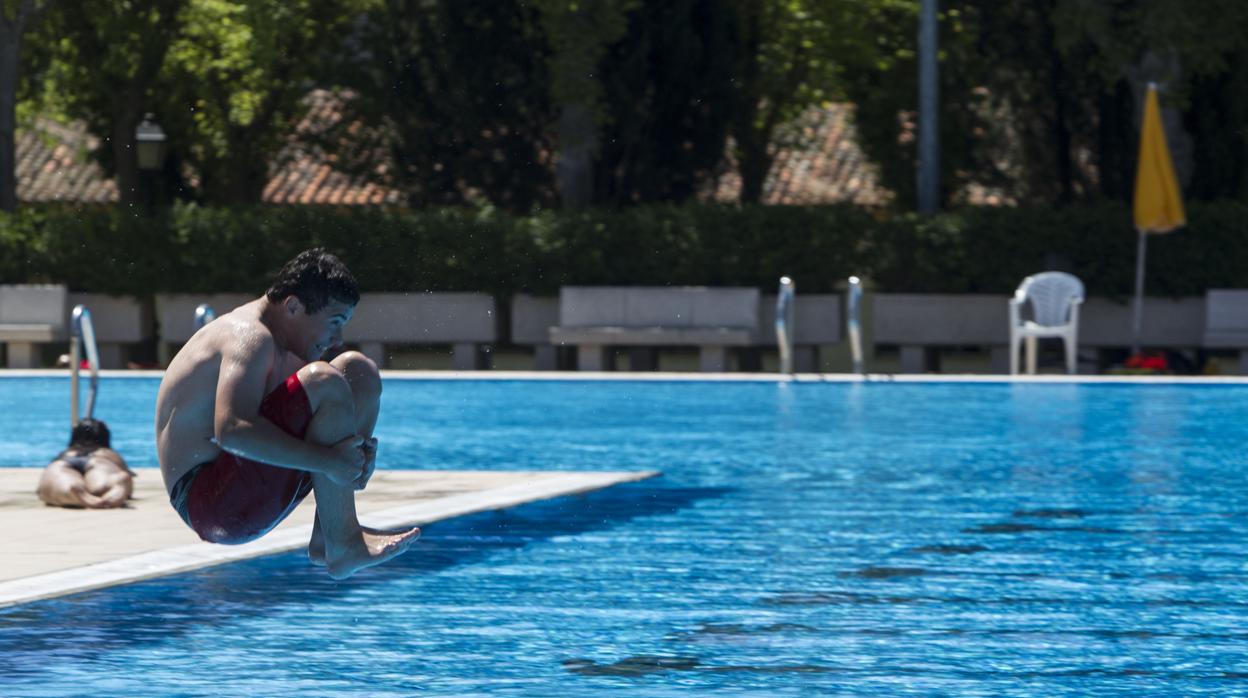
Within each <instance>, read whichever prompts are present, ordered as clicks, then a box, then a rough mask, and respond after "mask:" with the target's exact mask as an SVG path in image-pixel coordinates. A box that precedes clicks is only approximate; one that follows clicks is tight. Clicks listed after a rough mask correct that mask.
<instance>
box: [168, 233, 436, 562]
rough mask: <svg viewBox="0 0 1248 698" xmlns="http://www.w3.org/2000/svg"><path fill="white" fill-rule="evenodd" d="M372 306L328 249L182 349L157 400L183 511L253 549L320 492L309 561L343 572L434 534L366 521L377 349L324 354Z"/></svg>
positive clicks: (224, 539) (295, 264)
mask: <svg viewBox="0 0 1248 698" xmlns="http://www.w3.org/2000/svg"><path fill="white" fill-rule="evenodd" d="M359 300H360V293H359V287H358V285H357V284H356V281H355V278H354V277H353V276H352V275H351V272H350V271H349V270H348V269H347V267H346V266H345V265H344V264H343V263H342V262H341V261H339V259H338V258H337V257H335V256H333V255H331V254H329V253H327V252H325V251H324V250H322V249H314V250H307V251H305V252H302V253H300V254H299V255H298V256H297V257H295V258H294V259H292V260H291V261H290V262H288V263H287V264H286V266H285V267H283V268H282V270H281V272H279V273H278V276H277V279H276V280H275V281H274V282H273V285H272V286H271V287H270V288H269V290H268V291H267V292H266V293H265V295H264V296H263V297H261V298H258V299H256V300H254V301H251V302H250V303H247V304H245V305H242V306H240V307H238V308H236V309H235V310H233V311H231V312H230V313H227V314H225V315H222V316H221V317H219V318H217V319H216V320H215V321H213V322H211V323H209V324H207V325H205V326H204V327H203V328H202V329H201V330H199V331H198V332H196V333H195V335H194V336H193V337H191V339H190V341H188V342H187V343H186V345H185V346H183V347H182V349H181V351H179V352H178V354H177V355H176V356H174V357H173V361H171V362H170V363H169V368H168V369H167V370H166V371H165V377H164V379H163V380H162V381H161V384H160V392H159V394H158V395H157V398H156V450H157V453H158V455H159V457H160V471H161V474H162V475H163V477H164V479H165V487H166V488H167V489H168V490H169V498H170V502H171V503H172V504H173V507H174V509H176V510H177V512H178V514H180V515H181V516H182V520H183V521H185V522H186V524H187V525H188V526H190V527H191V528H192V529H193V530H194V531H195V532H196V533H198V534H199V536H200V538H202V539H204V540H206V541H208V542H210V543H223V544H227V545H230V544H240V543H246V542H248V541H251V540H254V539H256V538H259V537H260V536H262V535H264V534H265V533H267V532H268V531H270V530H271V529H272V528H273V527H274V526H276V525H277V524H278V523H280V522H281V521H282V520H283V519H285V518H286V517H287V516H288V515H289V514H290V512H292V511H294V509H295V507H296V506H297V505H298V504H299V502H300V501H302V500H303V498H304V497H306V496H307V495H308V494H309V493H314V496H315V498H316V520H315V522H314V523H313V526H312V538H311V540H310V541H309V543H308V555H309V557H310V558H311V559H312V561H313V562H316V563H318V564H319V563H323V564H325V565H326V566H327V568H328V570H329V574H330V576H332V577H334V578H336V579H341V578H344V577H348V576H350V575H351V574H353V573H355V572H356V571H358V570H360V569H363V568H365V567H369V566H372V565H376V564H378V563H381V562H384V561H386V560H389V559H390V558H393V557H395V556H397V555H399V554H401V553H403V552H404V551H405V550H407V548H408V547H409V546H410V545H411V544H412V541H414V540H415V539H416V537H417V536H419V535H420V529H418V528H413V529H411V530H409V531H404V532H400V533H385V532H380V531H373V530H371V529H367V528H364V527H361V526H360V524H359V521H358V520H357V518H356V513H355V491H356V490H362V489H364V486H365V485H367V484H368V480H369V478H370V477H372V474H373V468H374V467H375V457H376V452H377V442H376V439H373V438H372V434H373V427H374V426H375V425H376V423H377V413H378V409H379V399H380V397H381V377H380V375H379V374H378V372H377V366H376V364H374V363H373V362H372V361H371V360H369V359H368V358H367V357H365V356H364V355H363V354H360V353H359V352H354V351H349V352H344V353H342V354H339V355H338V356H336V357H334V358H333V360H332V361H328V362H326V361H321V360H320V359H321V357H322V356H324V355H325V353H326V352H327V351H329V350H330V349H332V348H335V347H337V346H338V345H339V344H341V342H342V330H343V328H344V327H345V326H346V324H347V323H348V322H350V321H351V316H352V314H353V313H354V312H355V306H356V304H357V303H358V302H359Z"/></svg>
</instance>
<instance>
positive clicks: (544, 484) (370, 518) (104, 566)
mask: <svg viewBox="0 0 1248 698" xmlns="http://www.w3.org/2000/svg"><path fill="white" fill-rule="evenodd" d="M659 474H660V473H659V472H658V471H655V470H645V471H637V472H597V473H595V472H570V473H559V474H557V475H552V476H549V477H543V478H541V479H538V480H534V481H532V482H522V483H517V484H514V485H504V486H502V487H494V488H491V489H488V490H479V491H476V492H465V493H462V494H455V495H450V496H447V497H439V498H437V499H433V500H427V501H424V502H421V503H418V504H409V505H406V506H400V507H392V508H390V509H383V510H381V511H377V512H372V513H370V514H363V515H361V517H360V519H361V523H364V524H365V525H368V526H372V527H375V528H394V527H398V526H409V525H410V526H419V525H424V524H429V523H432V522H434V521H441V520H444V519H450V518H454V517H457V516H465V515H468V514H476V513H479V512H483V511H490V510H495V509H505V508H508V507H513V506H516V505H519V504H527V503H529V502H535V501H539V500H543V499H553V498H555V497H565V496H569V495H575V494H584V493H587V492H591V491H593V490H598V489H603V488H606V487H611V486H613V485H619V484H623V483H627V482H636V481H638V480H645V479H647V478H651V477H655V476H657V475H659ZM311 534H312V524H303V525H300V526H294V527H291V528H289V529H286V530H280V531H274V532H272V533H270V534H269V535H267V536H265V537H264V538H261V539H259V540H256V541H252V542H250V543H246V544H244V545H235V546H225V545H210V544H208V543H193V544H191V545H181V546H176V547H173V548H166V549H164V550H153V551H151V552H146V553H140V554H138V555H129V556H126V557H122V558H118V559H115V560H109V561H107V562H99V563H95V564H92V565H84V566H82V567H76V568H74V569H68V570H60V571H57V572H49V573H46V574H39V575H34V576H31V577H23V578H21V579H14V580H10V581H7V582H0V608H4V607H6V606H15V605H18V604H23V603H29V602H31V601H39V600H43V599H51V598H55V597H58V596H66V595H69V594H78V593H82V592H84V591H93V590H96V589H103V588H106V587H111V586H118V585H121V584H129V583H131V582H138V581H142V580H145V579H153V578H156V577H166V576H169V575H173V574H179V573H182V572H190V571H192V570H197V569H201V568H204V567H212V566H215V565H221V564H225V563H229V562H238V561H241V560H248V559H251V558H255V557H260V556H263V555H274V554H277V553H284V552H289V551H291V550H297V549H300V548H303V547H305V546H306V545H307V544H308V536H310V535H311Z"/></svg>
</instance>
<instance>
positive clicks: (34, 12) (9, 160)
mask: <svg viewBox="0 0 1248 698" xmlns="http://www.w3.org/2000/svg"><path fill="white" fill-rule="evenodd" d="M52 1H53V0H42V2H40V1H39V0H0V211H14V210H16V209H17V179H16V177H17V144H16V140H15V131H16V129H17V82H18V76H19V74H20V72H21V71H20V67H21V64H20V57H21V53H22V35H23V34H25V33H26V31H27V30H28V29H30V27H32V26H34V24H35V22H37V21H38V19H39V17H40V15H42V14H43V13H44V12H45V11H46V10H47V9H48V7H50V6H51V4H52Z"/></svg>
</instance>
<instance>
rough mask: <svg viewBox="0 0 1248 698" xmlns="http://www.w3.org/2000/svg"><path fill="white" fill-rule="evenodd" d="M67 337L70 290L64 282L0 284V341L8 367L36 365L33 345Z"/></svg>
mask: <svg viewBox="0 0 1248 698" xmlns="http://www.w3.org/2000/svg"><path fill="white" fill-rule="evenodd" d="M68 338H69V291H68V289H66V287H65V286H61V285H52V284H40V285H14V286H0V342H3V343H4V344H5V345H6V349H7V352H6V353H7V355H8V359H7V365H8V367H9V368H36V367H37V366H38V364H39V356H38V353H37V350H36V346H37V345H39V344H46V343H49V342H62V341H65V340H66V339H68Z"/></svg>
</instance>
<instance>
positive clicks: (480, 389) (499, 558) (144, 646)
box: [0, 379, 1248, 697]
mask: <svg viewBox="0 0 1248 698" xmlns="http://www.w3.org/2000/svg"><path fill="white" fill-rule="evenodd" d="M156 387H157V383H156V381H155V380H153V379H110V380H105V381H104V383H103V386H102V389H101V397H100V407H99V410H98V413H99V414H98V416H100V417H102V418H104V419H106V420H107V421H108V422H109V423H110V424H111V425H112V427H113V430H114V434H115V442H116V445H117V446H118V448H119V450H120V451H122V453H123V454H124V455H125V456H126V457H127V458H128V459H130V461H131V462H132V463H133V464H134V465H138V466H154V465H156V463H155V460H154V454H153V452H152V445H151V440H152V439H151V432H152V426H151V423H152V409H153V404H154V400H155V393H156ZM67 391H68V389H67V383H66V382H65V381H61V380H53V379H6V380H3V381H0V465H3V466H31V467H34V466H38V465H41V464H42V463H43V462H44V461H46V460H47V458H48V457H49V456H50V455H51V454H53V453H55V452H56V451H57V450H58V449H59V448H60V446H61V444H62V443H63V440H64V438H65V436H66V435H65V433H64V432H65V431H66V427H65V421H66V417H65V413H66V411H67V406H66V404H65V403H66V402H67V399H66V397H65V396H66V394H67ZM383 400H384V402H383V416H382V420H381V423H380V426H379V429H378V436H379V438H380V440H381V452H380V456H379V462H380V467H382V468H395V469H409V468H415V469H420V468H434V469H498V470H506V469H525V470H529V469H540V470H621V469H625V470H628V469H659V470H662V471H663V472H664V476H663V477H662V478H660V479H657V480H653V481H649V482H646V483H642V484H637V485H630V486H624V487H617V488H612V489H610V490H606V491H603V492H600V493H597V494H594V495H590V496H587V497H579V498H566V499H561V500H554V501H551V502H545V503H540V504H535V505H531V506H527V507H522V508H519V509H514V510H511V511H509V512H506V513H501V514H488V515H479V516H474V517H469V518H466V519H460V520H456V521H450V522H444V523H441V524H435V525H432V526H429V527H428V528H427V529H426V531H425V535H424V537H423V538H422V539H421V541H420V543H419V544H418V545H417V546H416V547H415V548H414V549H413V550H412V552H410V553H408V554H407V555H406V556H405V557H404V558H402V559H400V560H398V561H395V562H394V563H391V564H389V565H387V566H385V567H383V568H379V569H374V570H368V571H366V572H364V573H362V574H360V575H358V576H357V577H355V578H353V579H350V580H347V581H343V582H334V581H332V580H330V579H329V578H328V577H326V576H325V574H324V573H323V572H322V571H321V570H319V569H317V568H313V567H311V566H310V565H309V564H308V563H307V562H306V560H305V559H304V558H303V557H302V556H301V555H298V554H289V555H280V556H275V557H270V558H266V559H261V560H256V561H251V562H246V563H239V564H233V565H227V566H224V567H221V568H218V569H213V570H208V571H202V572H196V573H193V574H186V575H181V576H177V577H170V578H165V579H160V580H155V581H150V582H144V583H139V584H132V585H128V586H124V587H120V588H115V589H111V590H105V591H100V592H95V593H88V594H81V595H77V596H72V597H69V598H65V599H61V600H56V601H47V602H41V603H35V604H29V605H26V606H22V607H18V608H13V609H8V610H4V611H0V694H2V695H4V696H63V695H118V696H120V695H125V696H161V697H166V696H177V695H225V694H229V695H240V696H241V695H263V696H333V695H346V694H352V695H369V696H406V695H413V694H417V693H419V694H422V695H462V694H479V693H486V692H489V693H493V694H497V695H513V694H514V695H534V696H553V695H586V694H601V693H604V692H612V691H614V692H616V693H617V694H619V695H629V696H662V695H677V694H681V695H687V694H688V693H689V692H690V691H691V690H692V691H693V692H694V693H695V694H697V693H699V692H706V691H710V690H714V689H728V688H733V689H738V690H742V691H745V692H753V693H756V694H758V695H809V694H820V693H846V694H874V693H880V694H893V695H959V696H975V695H984V696H996V695H1020V696H1021V695H1029V696H1033V695H1045V696H1053V695H1070V696H1086V695H1097V694H1123V693H1128V692H1138V691H1147V692H1150V693H1154V694H1171V695H1193V694H1200V693H1208V694H1216V695H1232V694H1235V693H1240V692H1245V691H1248V649H1246V648H1248V568H1246V560H1248V544H1246V543H1245V541H1246V540H1248V486H1246V485H1245V477H1246V475H1248V469H1246V468H1245V465H1246V463H1245V461H1246V456H1245V445H1246V444H1248V419H1245V416H1246V411H1245V405H1248V388H1244V387H1235V386H1187V387H1176V386H1123V385H1013V386H1011V385H1005V384H996V385H965V384H921V385H914V384H868V385H860V384H797V385H783V384H774V383H649V382H645V383H642V382H597V383H595V382H550V383H547V382H485V381H482V382H467V381H446V382H441V381H407V380H389V381H387V384H386V392H385V396H384V399H383ZM2 536H3V534H2V533H0V538H2Z"/></svg>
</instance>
